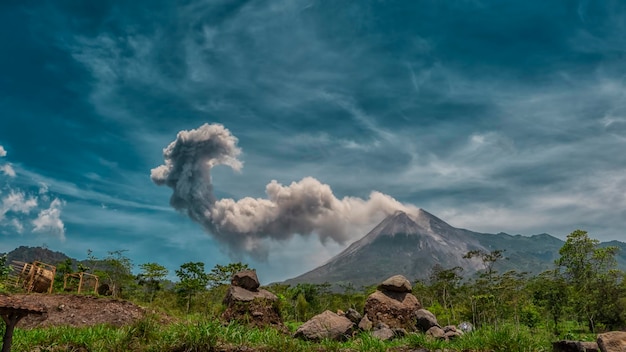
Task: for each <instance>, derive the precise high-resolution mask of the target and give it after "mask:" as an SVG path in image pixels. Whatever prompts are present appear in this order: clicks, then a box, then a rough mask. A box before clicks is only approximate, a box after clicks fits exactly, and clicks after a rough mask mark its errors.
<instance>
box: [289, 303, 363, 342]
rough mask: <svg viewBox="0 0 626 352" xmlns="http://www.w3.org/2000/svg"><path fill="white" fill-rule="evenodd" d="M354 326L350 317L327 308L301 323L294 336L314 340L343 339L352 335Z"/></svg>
mask: <svg viewBox="0 0 626 352" xmlns="http://www.w3.org/2000/svg"><path fill="white" fill-rule="evenodd" d="M353 327H354V323H353V322H351V321H350V319H348V318H346V317H344V316H341V315H338V314H336V313H334V312H331V311H329V310H327V311H324V312H323V313H321V314H318V315H316V316H314V317H313V318H311V319H309V321H307V322H306V323H304V324H302V325H300V327H299V328H298V330H296V332H295V334H294V337H299V338H302V339H304V340H312V341H319V340H323V339H331V340H337V341H343V340H346V339H347V338H348V337H350V336H351V334H352V329H353Z"/></svg>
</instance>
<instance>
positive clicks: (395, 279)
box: [378, 275, 413, 292]
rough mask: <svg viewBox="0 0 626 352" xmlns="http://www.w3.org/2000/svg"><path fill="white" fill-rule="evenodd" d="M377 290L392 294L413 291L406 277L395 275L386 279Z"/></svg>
mask: <svg viewBox="0 0 626 352" xmlns="http://www.w3.org/2000/svg"><path fill="white" fill-rule="evenodd" d="M378 289H379V290H381V291H392V292H411V291H412V290H413V288H412V287H411V283H410V282H409V280H407V279H406V277H404V276H402V275H395V276H392V277H390V278H388V279H387V280H385V281H383V282H382V283H381V284H380V285H378Z"/></svg>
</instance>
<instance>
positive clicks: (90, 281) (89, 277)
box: [63, 272, 99, 294]
mask: <svg viewBox="0 0 626 352" xmlns="http://www.w3.org/2000/svg"><path fill="white" fill-rule="evenodd" d="M68 279H69V280H68ZM72 279H78V288H77V293H80V292H81V291H82V289H83V286H85V285H86V286H87V287H88V288H92V287H93V293H95V294H97V293H98V280H99V279H98V276H96V275H93V274H89V273H86V272H80V273H73V274H65V275H64V276H63V291H73V289H72V287H71V286H68V281H70V283H71V281H72Z"/></svg>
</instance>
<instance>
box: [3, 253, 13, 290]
mask: <svg viewBox="0 0 626 352" xmlns="http://www.w3.org/2000/svg"><path fill="white" fill-rule="evenodd" d="M10 272H11V267H10V266H9V265H8V264H7V255H6V254H4V255H0V290H4V282H5V281H6V279H7V277H8V276H9V273H10Z"/></svg>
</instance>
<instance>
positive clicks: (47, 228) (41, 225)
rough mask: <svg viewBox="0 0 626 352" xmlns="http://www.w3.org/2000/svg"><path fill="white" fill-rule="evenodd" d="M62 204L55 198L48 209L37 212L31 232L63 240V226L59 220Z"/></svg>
mask: <svg viewBox="0 0 626 352" xmlns="http://www.w3.org/2000/svg"><path fill="white" fill-rule="evenodd" d="M62 206H63V202H62V201H61V200H60V199H58V198H55V199H54V200H53V201H52V203H50V207H49V208H48V209H44V210H42V211H40V212H39V215H38V216H37V219H35V220H33V225H34V226H35V228H34V229H33V232H48V233H51V234H55V235H57V236H59V238H60V239H61V240H65V224H63V221H62V220H61V207H62Z"/></svg>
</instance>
